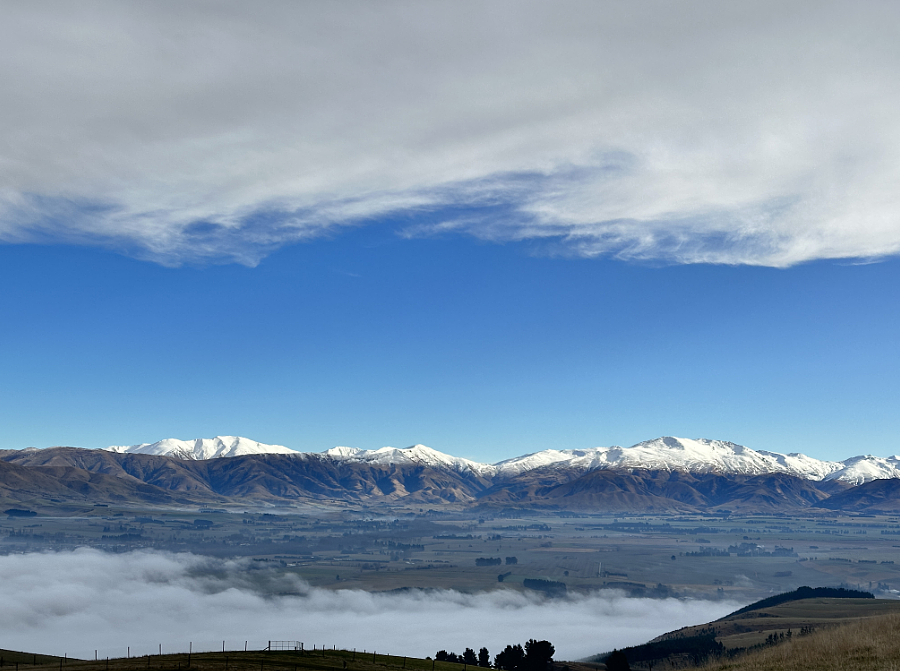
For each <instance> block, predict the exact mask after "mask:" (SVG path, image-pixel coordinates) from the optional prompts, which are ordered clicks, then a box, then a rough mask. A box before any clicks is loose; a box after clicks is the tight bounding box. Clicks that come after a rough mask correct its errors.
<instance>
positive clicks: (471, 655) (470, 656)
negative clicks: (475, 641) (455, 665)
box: [462, 648, 478, 666]
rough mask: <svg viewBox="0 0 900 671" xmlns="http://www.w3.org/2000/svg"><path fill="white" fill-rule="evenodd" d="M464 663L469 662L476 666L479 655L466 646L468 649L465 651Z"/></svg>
mask: <svg viewBox="0 0 900 671" xmlns="http://www.w3.org/2000/svg"><path fill="white" fill-rule="evenodd" d="M462 658H463V663H465V664H469V665H471V666H475V665H477V664H478V656H477V655H476V654H475V651H474V650H472V648H466V651H465V652H464V653H463V656H462Z"/></svg>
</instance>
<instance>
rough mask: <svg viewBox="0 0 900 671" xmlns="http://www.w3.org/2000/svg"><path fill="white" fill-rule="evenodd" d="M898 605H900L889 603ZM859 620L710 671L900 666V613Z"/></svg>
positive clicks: (869, 670)
mask: <svg viewBox="0 0 900 671" xmlns="http://www.w3.org/2000/svg"><path fill="white" fill-rule="evenodd" d="M889 603H897V602H889ZM894 610H895V611H897V612H894V613H890V614H887V615H881V616H876V617H865V618H858V619H855V620H850V621H847V622H846V623H844V624H842V625H840V626H836V627H829V628H827V629H821V630H817V631H815V632H813V633H812V634H809V635H807V636H797V637H794V636H792V637H791V638H790V640H787V641H785V642H779V643H778V644H776V645H771V646H766V647H764V648H762V649H758V650H754V651H752V652H748V653H746V654H744V655H741V656H738V657H735V658H732V659H728V658H720V659H718V660H715V661H713V662H710V663H707V664H706V665H705V666H704V667H703V668H704V669H705V670H706V671H832V670H833V671H838V670H840V671H844V670H846V669H853V671H889V670H891V671H892V670H894V669H897V668H898V666H900V637H898V636H897V631H898V628H900V610H898V609H896V608H895V609H894Z"/></svg>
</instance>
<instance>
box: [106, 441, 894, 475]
mask: <svg viewBox="0 0 900 671" xmlns="http://www.w3.org/2000/svg"><path fill="white" fill-rule="evenodd" d="M106 449H107V450H109V451H111V452H118V453H123V454H124V453H129V454H131V453H137V454H156V455H163V456H170V457H177V458H179V459H215V458H219V457H239V456H245V455H250V454H290V455H294V456H298V457H307V458H309V457H318V458H325V459H330V460H332V461H338V462H347V463H363V464H372V465H382V466H384V465H393V464H398V465H421V466H428V467H431V468H436V469H446V470H452V471H455V472H457V473H463V474H471V475H474V476H477V477H483V478H494V477H497V476H500V477H513V476H517V475H521V474H523V473H527V472H529V471H534V470H537V469H573V470H579V471H591V470H614V469H647V470H666V471H684V472H689V473H721V474H723V475H725V474H740V475H764V474H771V473H785V474H787V475H793V476H796V477H799V478H803V479H806V480H814V481H822V480H840V481H843V482H846V483H848V484H851V485H860V484H863V483H866V482H869V481H870V480H880V479H900V456H891V457H874V456H870V455H860V456H856V457H851V458H849V459H845V460H844V461H823V460H820V459H815V458H813V457H809V456H806V455H804V454H799V453H796V452H792V453H790V454H780V453H778V452H767V451H765V450H753V449H750V448H749V447H744V446H743V445H738V444H736V443H730V442H727V441H722V440H709V439H706V438H701V439H697V440H694V439H689V438H674V437H671V436H666V437H662V438H655V439H653V440H647V441H644V442H642V443H638V444H637V445H633V446H631V447H619V446H613V447H594V448H588V449H582V450H543V451H541V452H534V453H532V454H526V455H522V456H519V457H514V458H512V459H506V460H504V461H500V462H498V463H496V464H482V463H479V462H477V461H472V460H470V459H464V458H462V457H454V456H451V455H449V454H444V453H443V452H439V451H438V450H435V449H432V448H430V447H427V446H425V445H413V446H411V447H405V448H396V447H382V448H380V449H377V450H364V449H361V448H358V447H333V448H331V449H329V450H325V451H324V452H319V453H306V452H297V451H294V450H291V449H289V448H287V447H284V446H282V445H266V444H264V443H258V442H256V441H253V440H249V439H247V438H240V437H234V436H217V437H215V438H209V439H204V438H201V439H197V440H188V441H185V440H176V439H174V438H168V439H166V440H161V441H159V442H156V443H143V444H141V445H131V446H113V447H108V448H106Z"/></svg>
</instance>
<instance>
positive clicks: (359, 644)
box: [0, 549, 743, 659]
mask: <svg viewBox="0 0 900 671" xmlns="http://www.w3.org/2000/svg"><path fill="white" fill-rule="evenodd" d="M253 568H254V567H253V562H252V561H232V560H219V559H213V558H210V557H203V556H200V555H195V554H190V553H179V554H174V553H163V552H143V551H136V552H128V553H120V554H114V553H105V552H100V551H96V550H90V549H78V550H75V551H73V552H47V553H30V554H17V555H7V556H0V575H2V576H3V580H2V582H0V601H2V603H4V604H5V606H4V608H3V609H0V630H2V631H3V632H4V647H6V648H12V649H18V650H39V651H41V652H43V653H47V654H56V655H63V654H68V655H69V656H70V657H79V658H91V659H92V658H93V656H94V651H95V650H97V651H98V653H97V654H98V655H99V656H100V657H101V658H103V657H106V656H110V657H121V656H125V654H126V650H127V648H128V647H130V648H131V654H132V655H145V654H151V653H156V652H157V651H158V649H159V648H158V646H159V644H160V643H161V644H162V649H163V652H164V653H166V652H177V651H187V650H188V646H189V643H193V646H194V647H193V649H194V650H195V651H196V650H216V649H218V650H221V647H222V641H223V640H225V641H226V646H227V647H228V648H229V649H238V648H240V649H243V646H244V642H245V641H248V646H249V647H250V648H251V649H253V648H256V649H260V648H263V647H265V646H266V644H267V642H268V640H269V639H271V640H301V641H303V642H304V643H305V644H306V646H307V647H310V648H311V647H312V646H313V645H314V644H315V645H317V646H321V645H323V644H324V645H327V646H331V645H337V646H338V647H339V648H340V647H345V648H350V649H352V648H357V649H359V650H362V649H364V648H365V649H366V650H368V651H372V650H376V651H378V652H382V653H385V654H387V653H391V654H399V655H411V656H421V657H424V656H426V655H431V656H433V655H434V653H435V652H436V651H437V650H440V649H447V650H456V651H460V652H461V651H462V650H463V649H465V648H466V647H475V648H476V649H477V648H478V647H480V646H486V647H488V649H489V650H490V651H491V654H496V653H497V652H500V650H501V649H502V648H503V646H505V645H507V644H509V643H516V642H518V643H522V642H524V641H525V640H526V639H528V638H537V639H547V640H550V641H552V642H553V643H554V645H555V646H556V650H557V654H556V658H557V659H575V658H580V657H585V656H588V655H591V654H595V653H597V652H600V651H603V650H607V649H611V648H613V647H614V646H619V647H621V646H623V645H632V644H638V643H642V642H644V641H646V640H649V639H650V638H653V637H654V636H657V635H659V634H662V633H664V632H666V631H669V630H671V629H674V628H677V627H680V626H684V625H689V624H696V623H698V622H705V621H708V620H711V619H715V618H718V617H721V616H723V615H725V614H727V613H729V612H731V611H733V610H735V609H736V608H738V607H740V606H741V605H743V604H739V603H735V602H732V601H704V600H677V599H658V600H657V599H643V598H628V597H625V596H623V595H622V593H621V592H617V591H614V590H607V591H600V592H595V593H592V594H587V595H584V594H582V595H573V596H569V597H567V598H561V599H545V598H542V597H540V596H532V595H529V594H525V593H521V592H516V591H512V590H508V589H497V590H494V591H489V592H479V593H475V594H463V593H461V592H458V591H454V590H412V591H406V592H393V593H391V592H382V593H378V592H376V593H372V592H364V591H361V590H341V589H338V590H328V589H320V588H311V587H309V585H307V584H306V583H305V582H303V581H301V580H298V579H296V578H293V577H291V576H285V575H278V576H275V575H272V574H270V573H269V572H268V571H266V570H265V569H261V570H253ZM277 592H281V593H282V595H280V596H271V594H272V593H277Z"/></svg>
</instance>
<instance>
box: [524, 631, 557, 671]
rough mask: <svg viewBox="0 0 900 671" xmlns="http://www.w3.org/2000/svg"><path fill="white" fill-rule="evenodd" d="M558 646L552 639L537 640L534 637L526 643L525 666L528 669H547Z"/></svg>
mask: <svg viewBox="0 0 900 671" xmlns="http://www.w3.org/2000/svg"><path fill="white" fill-rule="evenodd" d="M554 652H556V648H554V647H553V644H552V643H551V642H550V641H536V640H534V639H533V638H532V639H530V640H529V641H528V642H527V643H526V644H525V668H526V669H528V671H545V669H546V668H547V664H548V663H549V662H552V661H553V653H554Z"/></svg>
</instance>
